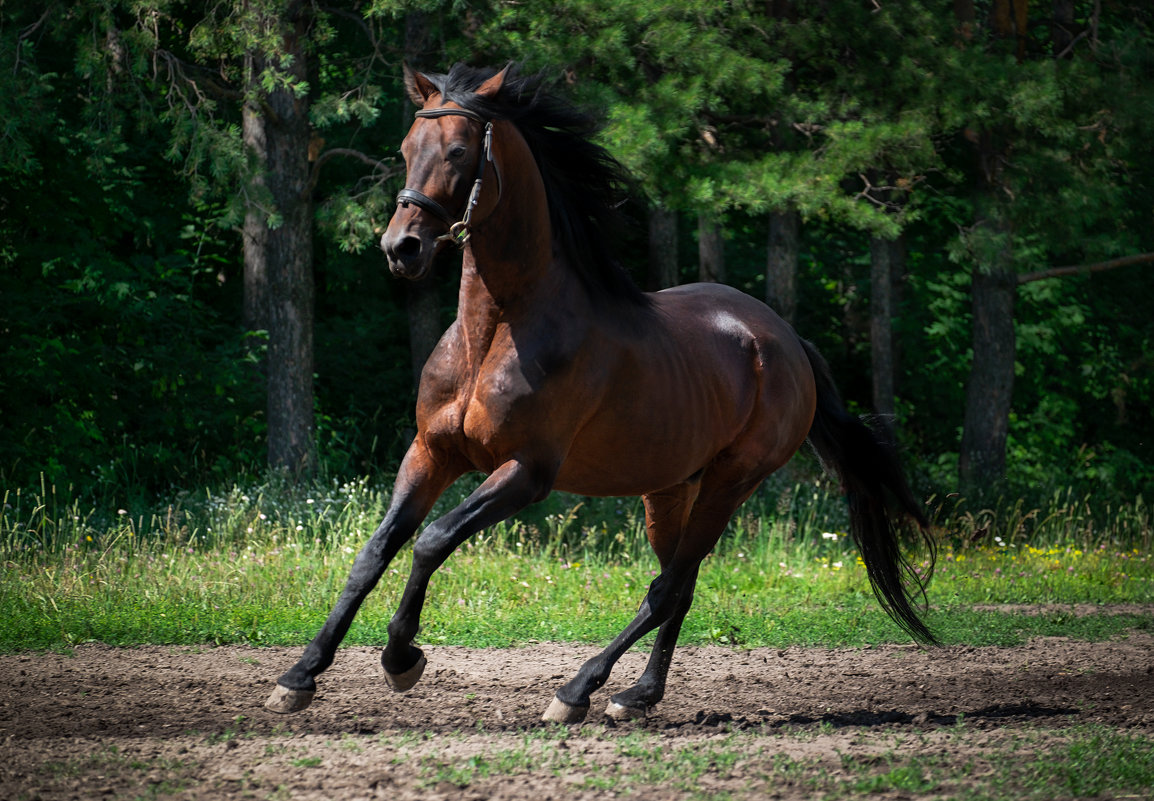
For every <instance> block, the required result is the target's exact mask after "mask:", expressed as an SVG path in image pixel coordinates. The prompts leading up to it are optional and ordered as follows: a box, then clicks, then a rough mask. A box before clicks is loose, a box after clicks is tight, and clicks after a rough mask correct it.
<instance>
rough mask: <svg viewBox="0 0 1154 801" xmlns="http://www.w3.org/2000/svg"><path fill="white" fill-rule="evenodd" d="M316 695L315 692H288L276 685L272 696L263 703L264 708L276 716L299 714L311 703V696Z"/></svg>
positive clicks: (286, 688) (285, 688) (286, 689)
mask: <svg viewBox="0 0 1154 801" xmlns="http://www.w3.org/2000/svg"><path fill="white" fill-rule="evenodd" d="M316 694H317V693H316V690H290V689H289V688H288V687H284V686H282V685H280V684H278V685H277V686H276V689H275V690H273V691H272V695H270V696H269V697H268V700H267V701H265V702H264V708H265V709H267V710H268V711H269V712H276V713H277V714H278V715H288V714H291V713H293V712H300V711H301V710H302V709H304V708H305V707H307V706H308V705H309V704H311V703H312V702H313V696H315V695H316Z"/></svg>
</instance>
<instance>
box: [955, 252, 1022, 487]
mask: <svg viewBox="0 0 1154 801" xmlns="http://www.w3.org/2000/svg"><path fill="white" fill-rule="evenodd" d="M1016 291H1017V276H1016V275H1015V273H1014V271H1013V269H1012V268H1011V266H1010V260H1009V258H1008V254H1007V255H1006V256H1004V257H1003V258H1002V259H1001V260H999V263H997V264H995V265H992V266H991V267H989V268H983V266H982V265H980V264H979V265H977V266H975V268H974V272H973V288H972V290H971V292H972V295H973V311H974V331H973V347H974V357H973V359H974V361H973V366H972V367H971V368H970V378H969V382H968V383H967V385H966V411H965V421H964V423H963V428H962V447H961V455H960V460H959V463H958V478H959V482H960V485H961V487H962V489H963V490H964V491H967V492H968V491H974V490H983V489H989V488H990V487H992V486H993V485H994V484H995V483H996V482H997V481H998V480H999V479H1001V478H1002V477H1004V476H1005V473H1006V438H1007V434H1008V432H1009V426H1010V404H1011V398H1012V395H1013V389H1014V348H1015V344H1016V343H1015V338H1014V298H1015V294H1016Z"/></svg>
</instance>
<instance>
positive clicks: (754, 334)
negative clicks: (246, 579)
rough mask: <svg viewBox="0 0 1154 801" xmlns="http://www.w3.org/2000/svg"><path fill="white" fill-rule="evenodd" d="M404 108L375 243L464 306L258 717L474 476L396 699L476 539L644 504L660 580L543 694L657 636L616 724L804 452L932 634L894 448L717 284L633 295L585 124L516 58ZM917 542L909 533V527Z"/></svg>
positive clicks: (793, 348) (396, 264)
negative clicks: (567, 514) (522, 521)
mask: <svg viewBox="0 0 1154 801" xmlns="http://www.w3.org/2000/svg"><path fill="white" fill-rule="evenodd" d="M405 86H406V90H407V93H408V95H409V97H410V98H411V99H412V101H413V102H414V104H415V105H416V107H417V109H418V110H417V111H416V118H415V120H414V122H413V124H412V127H411V128H410V130H409V132H408V134H407V136H406V137H405V139H404V141H403V143H402V146H401V152H402V155H403V157H404V159H405V163H406V168H407V176H406V183H405V188H404V189H402V190H401V192H400V193H399V195H398V196H397V208H396V211H395V212H394V214H393V216H392V219H391V220H390V222H389V225H388V228H387V229H386V231H385V232H384V235H383V236H382V238H381V247H382V249H383V250H384V252H385V254H386V256H387V261H388V266H389V270H390V271H391V272H392V273H393V274H394V275H395V276H397V277H400V278H405V279H410V280H418V279H421V278H423V277H425V276H426V275H427V274H428V273H429V271H430V269H431V267H432V264H433V262H434V257H435V256H436V255H437V254H438V253H439V252H440V251H441V250H442V249H444V248H446V247H452V246H453V245H456V246H458V247H460V248H461V249H462V251H463V256H462V267H461V279H460V285H459V299H458V312H457V318H456V320H455V322H453V324H452V325H451V327H450V328H449V329H448V330H447V331H446V332H445V334H444V335H443V337H442V338H441V340H440V342H439V344H438V345H437V346H436V348H435V350H434V351H433V353H432V355H431V356H430V357H429V359H428V361H427V363H426V364H425V367H424V370H423V372H422V375H421V379H420V383H419V389H418V397H417V404H416V420H417V430H416V435H415V437H414V439H413V442H412V444H411V446H410V447H409V449H408V451H407V452H406V454H405V456H404V458H403V460H402V463H401V466H400V469H399V471H398V473H397V477H396V482H395V486H394V490H393V494H392V496H391V501H390V505H389V507H388V510H387V512H386V514H385V517H384V520H383V522H382V523H381V524H380V526H379V527H378V528H377V530H376V531H375V533H373V535H372V537H371V538H370V539H369V540H368V542H367V543H366V544H365V546H364V547H363V549H362V550H361V551H360V552H359V554H358V555H357V557H356V559H355V560H354V563H353V566H352V568H351V572H350V574H349V577H348V581H347V583H346V585H345V587H344V589H343V590H342V592H341V594H340V596H339V598H338V600H337V601H336V603H335V605H334V607H333V609H332V611H331V613H330V614H329V616H328V618H327V619H326V621H325V623H324V625H323V626H322V628H321V629H320V631H319V632H318V633H317V635H316V637H315V639H313V641H312V642H311V643H310V644H309V645H308V646H307V647H306V648H305V651H304V653H303V655H302V656H301V658H300V660H299V661H298V662H297V663H296V664H295V665H293V667H292V668H291V669H289V670H288V671H287V672H286V673H284V674H283V675H282V676H280V677H279V678H278V679H277V685H276V688H275V689H274V691H273V693H272V695H271V696H270V698H269V699H268V701H267V703H266V706H267V708H268V709H269V710H271V711H273V712H278V713H290V712H296V711H299V710H302V709H304V708H306V707H307V706H308V705H309V704H310V703H311V702H312V700H313V697H314V694H315V692H316V682H315V679H316V677H317V676H318V675H319V674H320V673H321V672H323V671H324V670H325V669H326V668H328V667H329V666H330V665H331V664H332V661H333V658H334V655H335V652H336V649H337V646H338V644H339V643H340V641H341V640H342V638H343V637H344V636H345V634H346V632H347V631H348V629H349V625H350V624H351V623H352V620H353V617H354V615H355V614H356V612H357V609H358V608H359V606H360V604H361V603H362V601H363V600H364V599H365V597H366V596H367V594H368V593H369V592H370V591H371V590H372V589H373V588H374V586H375V585H376V584H377V582H378V580H379V579H380V577H381V575H382V574H383V573H384V571H385V569H386V568H387V566H388V565H389V563H390V562H391V560H392V559H393V558H394V557H395V556H396V555H397V553H398V551H399V550H400V549H401V547H402V545H404V544H405V543H406V542H408V541H409V540H410V538H412V537H413V535H414V534H415V533H416V531H417V529H418V527H419V526H420V525H421V523H422V522H423V521H424V519H425V517H426V516H427V515H428V514H429V513H430V511H431V509H432V507H433V504H434V502H435V501H436V500H437V498H438V497H439V496H440V495H441V494H442V492H443V491H444V490H445V489H447V488H448V487H449V485H450V484H452V483H453V482H454V481H456V480H457V479H458V478H460V477H461V476H463V475H464V474H466V473H469V472H480V473H483V474H485V475H486V477H485V478H484V480H483V481H482V482H481V483H480V485H479V486H478V487H477V488H476V490H475V491H474V492H472V494H470V495H469V496H468V497H467V498H466V499H465V500H464V501H463V502H462V503H461V504H460V505H459V506H457V507H456V508H454V509H453V510H451V511H450V512H448V513H447V514H445V515H444V516H443V517H440V518H439V519H437V520H435V521H433V522H432V523H430V524H429V525H428V526H426V527H425V528H424V530H423V531H422V532H421V534H420V535H419V536H418V537H417V538H416V540H415V542H414V543H413V546H412V569H411V572H410V574H409V577H408V582H407V583H406V585H405V588H404V592H403V594H402V597H401V600H400V602H399V605H398V608H397V611H396V614H395V615H394V616H393V618H392V619H391V621H390V623H389V625H388V640H387V643H386V645H385V647H384V650H383V651H382V653H381V665H382V667H383V668H384V678H385V682H386V684H387V685H388V686H389V687H391V688H392V689H393V690H395V691H398V692H404V691H405V690H408V689H410V688H411V687H412V686H413V685H414V684H415V683H416V682H417V681H418V680H419V679H420V677H421V675H422V673H423V671H424V669H425V665H426V657H425V654H424V653H423V652H422V651H421V649H420V648H418V647H416V646H415V645H414V644H413V640H414V637H415V635H416V634H417V630H418V625H419V618H420V614H421V608H422V605H423V603H424V600H425V594H426V591H427V588H428V583H429V580H430V577H431V576H432V574H433V573H434V571H436V570H437V568H438V567H440V566H441V564H443V563H444V562H445V560H446V559H448V557H449V556H450V555H451V554H452V553H453V551H454V550H455V549H456V548H458V547H459V546H460V545H462V544H463V543H464V542H465V541H466V540H467V539H468V538H469V537H471V536H472V535H474V534H476V533H477V532H479V531H481V530H482V529H484V528H486V527H488V526H492V525H494V524H496V523H498V522H500V521H502V520H505V519H506V518H509V517H510V516H512V515H514V514H516V513H517V512H518V511H519V510H521V509H524V508H525V507H526V506H528V505H530V504H532V503H535V502H537V501H540V500H542V499H544V498H545V497H546V496H547V495H548V494H549V493H550V492H551V491H553V490H564V491H568V492H572V493H576V494H580V495H585V496H638V495H639V496H641V498H642V502H643V506H644V511H645V531H646V535H647V538H648V540H649V544H650V545H651V546H652V549H653V551H654V553H655V554H656V558H657V561H658V564H659V566H660V572H659V574H658V575H657V577H656V578H655V579H654V580H653V581H652V583H651V584H650V585H649V587H648V590H647V592H646V594H645V596H644V599H643V601H642V603H641V606H640V608H639V610H638V611H637V613H636V616H635V617H634V618H633V620H632V622H630V623H629V625H628V626H627V627H626V628H625V629H624V630H623V631H622V632H621V633H620V634H619V635H618V636H617V637H616V638H615V639H614V640H613V641H612V642H611V643H610V644H609V645H608V646H607V647H606V648H605V649H604V650H603V651H602V652H601V653H600V654H598V655H597V656H595V657H593V658H592V659H590V660H588V661H587V662H585V663H584V664H583V665H582V666H581V667H580V669H579V670H578V671H577V673H576V674H575V676H574V677H573V678H572V679H571V680H570V681H569V682H567V683H566V684H564V685H563V686H561V687H560V688H558V689H557V690H556V693H555V695H554V697H553V699H552V702H551V703H550V704H549V705H548V708H547V709H546V710H545V712H544V715H543V719H544V720H546V721H556V722H560V723H576V722H580V721H581V720H583V719H584V718H585V717H586V715H587V713H588V710H589V707H590V703H591V701H590V696H591V694H592V693H593V692H594V691H596V690H598V689H599V688H600V687H601V686H602V685H604V684H605V682H606V681H607V679H608V678H609V674H610V671H611V669H612V668H613V666H614V663H616V662H617V660H618V659H619V658H620V657H621V655H622V654H623V653H625V651H627V650H628V649H629V648H630V647H631V646H633V645H634V643H636V642H637V641H638V639H640V638H641V637H642V636H644V635H645V634H646V633H648V632H650V631H652V630H654V629H657V635H656V637H655V641H654V644H653V650H652V654H651V656H650V658H649V661H648V664H647V666H646V668H645V670H644V672H643V674H642V675H641V676H640V678H639V679H638V681H637V682H636V684H634V685H633V686H632V687H630V688H628V689H626V690H624V691H622V692H619V693H617V694H615V695H613V696H612V698H611V699H610V701H609V703H608V707H607V709H606V713H607V714H608V715H609V716H610V717H612V718H615V719H629V718H634V717H639V716H643V715H645V714H647V713H648V712H649V711H650V710H652V709H653V708H654V707H655V706H656V705H657V704H658V702H660V701H661V700H662V698H663V697H664V694H665V684H666V676H667V674H668V671H669V667H670V663H671V661H672V658H673V652H674V648H675V646H676V644H677V639H678V634H679V632H680V629H681V625H682V621H683V620H684V619H685V616H686V614H687V613H688V612H689V609H690V605H691V603H692V601H693V593H694V586H695V583H696V580H697V575H698V570H699V567H700V565H701V562H702V560H703V559H704V558H705V557H706V556H707V555H708V554H709V553H710V551H711V550H712V549H713V547H714V545H715V544H716V543H717V541H718V539H719V538H720V537H721V535H722V533H723V531H724V529H725V527H726V525H727V524H728V522H729V520H730V518H731V517H732V516H733V514H734V513H735V511H736V510H737V509H738V507H739V506H740V505H741V504H742V503H743V502H744V501H745V500H746V499H747V498H749V496H750V495H751V494H752V493H753V492H754V490H755V489H756V488H757V487H758V486H759V485H760V484H761V482H762V481H763V480H764V479H765V478H766V477H767V476H769V475H770V474H772V473H773V472H774V471H776V470H777V469H778V468H780V467H782V466H783V465H784V464H786V462H788V461H789V460H790V458H791V457H792V456H793V455H794V453H795V452H796V451H797V450H798V449H799V448H800V447H801V446H802V445H803V443H805V442H806V441H807V440H808V442H809V443H810V444H811V445H812V447H813V449H814V450H815V451H816V452H817V454H818V456H819V458H820V459H821V461H822V463H823V465H825V466H826V467H827V468H828V469H829V470H831V471H832V472H833V473H835V474H836V475H837V477H838V478H840V481H841V484H842V487H843V489H844V490H845V492H846V493H847V495H848V502H849V512H850V532H851V535H852V537H853V539H854V541H855V543H856V545H857V547H858V549H859V551H860V554H861V557H862V560H863V561H864V563H865V566H866V570H867V575H868V578H869V581H870V583H871V585H872V588H873V590H874V594H875V595H876V597H877V599H878V600H879V602H880V604H881V606H882V607H883V608H884V609H885V610H886V611H887V613H888V614H889V615H890V616H891V617H892V618H893V619H894V620H895V621H896V622H897V623H898V624H899V625H900V626H901V627H902V628H903V629H904V630H905V631H906V632H908V633H909V634H910V635H912V636H913V637H914V638H915V639H917V640H921V641H923V642H927V643H933V642H935V640H934V637H933V634H932V633H931V632H930V630H929V629H928V628H927V626H926V625H925V624H924V623H923V621H922V620H921V619H920V618H919V616H918V613H917V611H916V610H915V608H914V606H915V604H917V602H918V600H919V594H920V600H922V601H924V600H925V586H924V584H923V583H922V579H921V578H920V577H919V576H918V575H917V573H916V572H915V571H914V570H913V569H912V566H911V564H910V562H909V561H908V560H907V559H906V557H905V556H904V555H903V553H902V549H901V543H900V532H901V529H900V528H899V524H900V523H903V522H912V523H913V524H915V525H916V529H917V530H919V531H920V532H921V534H922V536H923V538H925V539H926V541H927V543H929V544H930V549H931V554H930V565H931V568H932V563H933V554H932V542H931V541H930V540H929V537H928V523H927V520H926V518H925V516H924V515H923V513H922V511H921V510H920V509H919V507H918V504H917V503H916V502H915V500H914V497H913V495H912V492H911V490H910V488H909V486H908V485H907V482H906V480H905V478H904V477H903V474H902V471H901V469H900V467H899V464H898V459H897V456H896V453H895V450H894V448H893V446H892V445H891V444H889V442H888V441H887V439H886V438H885V437H883V436H881V435H880V434H879V433H876V432H875V430H874V429H872V428H871V427H869V426H867V425H866V424H865V423H863V422H862V421H860V420H859V419H858V418H856V417H854V416H852V415H850V414H849V413H848V412H847V411H846V409H845V406H844V405H843V403H842V401H841V399H840V398H839V395H838V392H837V390H836V388H835V386H834V382H833V379H832V377H831V375H830V369H829V367H828V365H827V364H826V362H825V361H824V359H823V358H822V357H821V355H820V354H819V353H818V352H817V350H816V349H815V348H814V347H813V346H812V345H811V344H810V343H808V342H806V341H805V340H803V339H801V338H800V337H799V336H798V335H797V334H796V333H795V332H794V330H793V329H792V328H791V327H790V326H789V325H788V324H787V323H786V322H785V321H783V320H782V319H781V317H779V316H778V315H777V314H775V313H774V312H773V311H771V310H770V309H769V308H768V307H767V306H766V305H765V304H763V303H761V302H760V301H758V300H756V299H755V298H753V297H751V296H749V295H747V294H745V293H743V292H740V291H739V290H736V289H733V288H730V287H726V286H723V285H719V284H705V283H699V284H690V285H683V286H678V287H676V288H672V289H666V290H663V291H660V292H656V293H645V292H642V291H641V290H640V289H639V288H638V287H637V286H636V284H635V283H633V281H632V280H631V279H630V278H629V276H628V274H627V272H626V271H625V269H624V268H623V267H622V265H621V263H620V262H619V261H618V260H617V259H616V257H615V255H614V250H613V247H612V226H613V223H614V217H615V216H616V215H617V214H618V213H619V212H618V211H616V209H617V206H618V199H619V196H620V195H621V193H622V187H623V186H625V184H624V183H623V181H624V180H625V179H626V178H627V176H626V175H625V174H624V170H623V168H622V167H621V166H620V165H619V164H618V163H617V162H616V161H615V160H614V159H613V158H612V157H611V156H610V154H609V153H608V152H607V151H606V150H605V149H604V148H603V147H601V146H600V145H598V144H596V143H595V142H594V141H593V140H592V136H593V134H594V133H595V132H596V130H597V126H596V124H595V120H594V117H593V116H592V115H590V114H588V113H587V112H585V111H583V110H581V109H579V108H577V107H576V106H575V105H573V104H571V103H569V102H567V101H565V100H564V99H562V98H561V97H559V96H558V95H556V94H555V93H552V92H550V91H547V90H546V88H545V86H544V82H543V81H542V80H541V79H540V78H539V77H538V76H523V75H521V74H520V72H519V70H518V69H517V67H516V66H514V65H509V66H506V67H505V68H504V69H502V70H500V71H497V70H495V69H477V68H472V67H468V66H464V65H461V64H458V65H455V66H453V67H452V68H451V69H450V70H449V72H448V73H447V74H444V75H435V74H429V75H426V74H421V73H416V72H413V71H412V70H410V69H408V68H407V67H406V69H405ZM907 528H908V527H907Z"/></svg>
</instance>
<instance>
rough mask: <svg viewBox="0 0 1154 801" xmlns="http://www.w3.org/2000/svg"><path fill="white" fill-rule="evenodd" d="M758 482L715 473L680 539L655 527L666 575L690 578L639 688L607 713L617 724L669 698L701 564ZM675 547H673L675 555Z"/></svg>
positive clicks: (615, 699)
mask: <svg viewBox="0 0 1154 801" xmlns="http://www.w3.org/2000/svg"><path fill="white" fill-rule="evenodd" d="M755 475H756V474H755ZM759 483H760V479H755V478H751V477H750V476H749V475H746V476H745V477H744V478H735V479H734V480H732V481H729V480H722V479H721V478H720V477H719V476H718V474H717V471H714V472H712V474H711V475H708V476H707V477H706V479H705V480H704V481H703V483H702V487H701V489H700V493H699V495H698V496H697V497H696V498H695V503H694V504H693V506H692V508H691V509H688V510H687V512H688V513H689V514H688V520H686V521H685V522H684V523H683V524H682V526H681V530H680V531H679V532H677V536H676V538H674V536H673V529H672V528H671V527H665V528H662V529H659V530H658V531H656V532H655V531H654V529H653V527H651V529H650V542H651V544H653V546H654V550H655V551H656V552H657V554H658V557H659V558H660V559H661V560H662V562H663V565H662V569H663V571H664V570H665V569H666V565H669V568H670V572H674V573H677V572H681V571H678V569H677V567H676V566H677V565H678V564H680V565H684V566H685V568H684V575H685V579H684V583H683V585H682V587H681V590H680V592H679V593H678V600H677V605H676V607H675V608H674V609H673V613H672V614H671V615H670V617H669V619H668V620H666V621H665V622H664V623H663V624H662V625H661V628H660V629H659V630H658V632H657V639H656V641H655V642H654V644H653V651H652V652H651V654H650V656H649V663H648V664H647V665H646V667H645V672H644V673H642V675H641V677H640V678H639V679H638V681H637V683H636V684H634V685H633V686H632V687H630V688H629V689H627V690H624V691H622V692H619V693H617V694H616V695H614V696H613V697H612V698H611V699H610V701H609V704H608V706H607V707H606V709H605V714H606V715H608V716H609V717H611V718H613V719H615V720H628V719H632V718H638V717H644V716H645V715H647V714H648V713H649V711H650V710H652V709H653V707H655V706H656V705H657V704H658V702H660V701H661V700H662V699H663V698H664V697H665V684H666V679H667V677H668V675H669V668H670V665H671V664H672V663H673V652H674V649H675V648H676V647H677V639H678V636H679V635H680V633H681V625H682V623H683V622H684V621H685V617H686V615H687V614H688V613H689V609H690V607H691V606H692V605H693V593H694V590H695V588H696V585H697V575H698V572H699V570H700V567H701V562H702V560H703V559H705V557H706V556H707V555H708V554H709V553H710V552H711V551H712V550H713V547H714V546H715V545H716V544H717V541H718V540H719V539H721V535H722V533H723V532H724V531H725V527H726V525H728V523H729V520H730V518H731V517H732V516H733V513H734V512H736V511H737V508H738V507H739V506H741V504H742V503H743V502H744V501H745V499H746V498H747V497H749V495H750V493H752V491H753V489H754V488H756V487H757V485H758V484H759ZM647 513H648V507H647ZM661 531H665V532H666V536H665V537H664V538H662V537H659V536H655V534H660V533H661ZM671 548H672V549H674V550H673V551H672V554H671V553H670V549H671Z"/></svg>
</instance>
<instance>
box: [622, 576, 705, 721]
mask: <svg viewBox="0 0 1154 801" xmlns="http://www.w3.org/2000/svg"><path fill="white" fill-rule="evenodd" d="M696 584H697V569H696V568H695V569H694V570H693V573H692V575H690V576H689V577H688V578H687V579H686V582H685V586H684V587H683V588H682V591H681V595H680V598H679V600H678V604H677V607H676V608H675V609H674V610H673V616H672V617H670V618H669V619H668V620H666V621H665V622H664V623H662V624H661V627H660V628H659V629H658V630H657V639H656V641H655V642H654V644H653V651H652V652H651V653H650V655H649V663H648V664H647V665H646V667H645V672H644V673H642V674H641V678H639V679H638V680H637V683H636V684H634V685H633V686H632V687H630V688H629V689H627V690H623V691H621V692H619V693H617V694H615V695H614V696H613V697H611V698H610V699H609V704H608V705H607V706H606V707H605V714H606V715H608V716H609V717H611V718H613V719H614V720H632V719H634V718H641V717H645V716H646V715H648V714H649V711H650V710H651V709H653V707H655V706H657V704H658V703H659V702H660V701H661V699H662V698H664V697H665V681H666V678H667V677H668V675H669V667H670V665H672V664H673V650H674V649H675V648H676V647H677V638H678V636H679V635H680V634H681V624H682V623H683V622H684V621H685V616H686V615H687V614H688V613H689V608H690V606H692V605H693V590H694V588H695V586H696Z"/></svg>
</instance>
